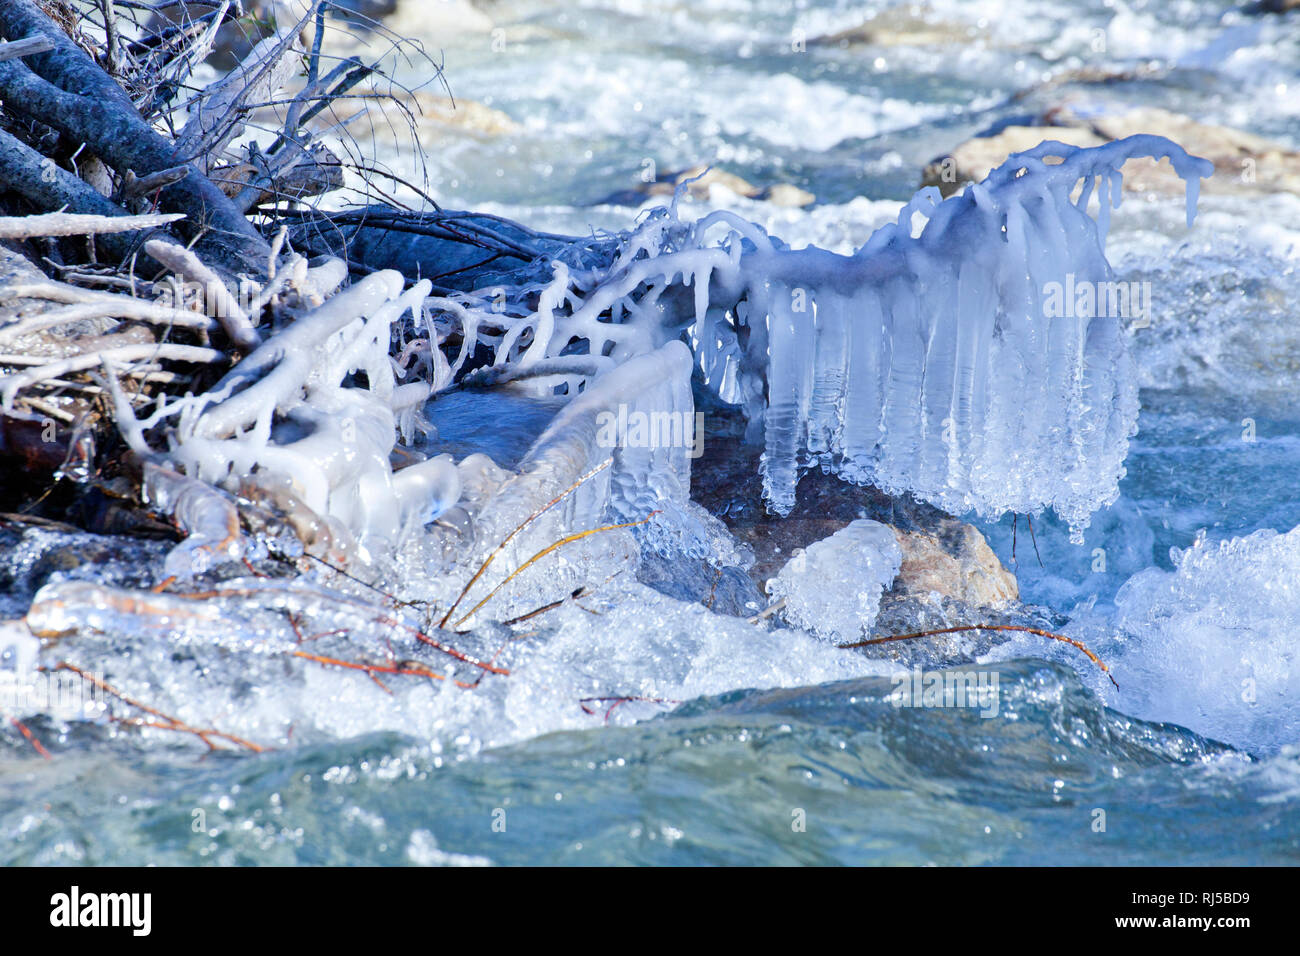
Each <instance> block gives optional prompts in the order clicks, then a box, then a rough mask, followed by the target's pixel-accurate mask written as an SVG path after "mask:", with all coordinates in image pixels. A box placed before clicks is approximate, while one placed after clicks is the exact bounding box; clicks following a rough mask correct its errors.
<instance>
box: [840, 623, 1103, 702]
mask: <svg viewBox="0 0 1300 956" xmlns="http://www.w3.org/2000/svg"><path fill="white" fill-rule="evenodd" d="M959 631H1024V632H1025V633H1026V634H1037V635H1038V636H1039V637H1050V638H1051V639H1052V640H1054V641H1061V642H1062V643H1064V644H1070V645H1072V646H1073V647H1077V648H1078V649H1079V650H1081V651H1083V653H1084V654H1086V655H1087V656H1088V659H1089V660H1091V661H1092V662H1093V663H1094V664H1096V665H1097V666H1098V667H1100V668H1101V669H1102V671H1103V673H1105V675H1106V677H1107V678H1109V679H1110V682H1111V683H1112V684H1114V685H1115V689H1116V690H1119V683H1118V682H1117V681H1116V680H1115V678H1114V677H1113V676H1112V675H1111V673H1110V668H1109V667H1107V666H1106V664H1105V662H1103V661H1102V659H1101V658H1100V657H1098V656H1097V655H1096V654H1094V653H1093V652H1092V651H1090V650H1089V649H1088V647H1087V646H1086V645H1085V644H1084V643H1083V642H1082V641H1076V640H1075V639H1074V638H1072V637H1066V636H1065V635H1064V634H1054V633H1052V632H1051V631H1044V630H1042V629H1041V628H1037V627H1026V626H1024V625H1022V624H962V625H959V626H957V627H940V628H936V629H935V630H932V631H916V632H914V633H912V634H892V635H890V636H889V637H873V638H871V639H870V640H867V641H854V642H853V643H852V644H839V645H837V646H838V647H841V648H843V649H845V650H849V649H852V648H855V647H868V646H870V645H872V644H888V643H890V642H891V641H910V640H913V639H915V638H918V637H934V636H936V635H938V634H956V633H957V632H959Z"/></svg>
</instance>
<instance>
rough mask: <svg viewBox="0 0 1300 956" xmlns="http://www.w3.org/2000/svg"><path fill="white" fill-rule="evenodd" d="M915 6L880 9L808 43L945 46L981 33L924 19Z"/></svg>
mask: <svg viewBox="0 0 1300 956" xmlns="http://www.w3.org/2000/svg"><path fill="white" fill-rule="evenodd" d="M913 10H914V8H903V9H899V8H893V9H888V10H882V11H881V12H880V13H877V14H876V15H875V16H873V17H872V18H871V19H869V20H867V21H865V22H863V23H861V24H859V25H858V26H855V27H849V28H848V29H846V30H839V31H837V32H835V33H830V34H826V35H824V36H817V37H812V38H811V39H809V40H808V45H809V46H821V47H828V46H829V47H841V48H843V49H850V48H852V47H859V46H948V45H951V44H959V43H960V44H964V43H969V42H970V41H971V40H973V39H976V38H977V37H979V36H980V31H979V30H977V29H976V28H975V27H973V26H964V25H961V24H953V23H945V22H942V21H937V22H936V21H932V20H927V19H925V18H923V17H921V16H918V15H917V14H916V13H915V12H913Z"/></svg>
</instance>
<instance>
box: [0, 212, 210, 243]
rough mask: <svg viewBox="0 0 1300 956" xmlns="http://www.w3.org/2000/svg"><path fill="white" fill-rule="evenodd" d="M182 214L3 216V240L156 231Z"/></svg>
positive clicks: (0, 231)
mask: <svg viewBox="0 0 1300 956" xmlns="http://www.w3.org/2000/svg"><path fill="white" fill-rule="evenodd" d="M184 218H185V215H184V214H183V213H178V212H171V213H161V214H151V215H144V216H95V215H90V214H85V213H72V212H51V213H45V214H44V215H38V216H0V239H31V238H33V237H35V236H98V235H105V234H107V233H112V232H139V231H140V230H141V229H157V228H158V227H160V226H166V225H169V224H171V223H173V222H176V220H178V219H184Z"/></svg>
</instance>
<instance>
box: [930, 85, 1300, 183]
mask: <svg viewBox="0 0 1300 956" xmlns="http://www.w3.org/2000/svg"><path fill="white" fill-rule="evenodd" d="M1138 133H1152V134H1156V135H1160V136H1165V137H1168V138H1169V139H1172V140H1173V141H1175V142H1177V143H1179V144H1180V145H1182V146H1183V147H1184V148H1185V149H1186V150H1187V151H1188V152H1189V153H1192V154H1193V155H1196V156H1202V157H1204V158H1206V159H1208V160H1209V161H1210V162H1212V163H1213V164H1214V176H1213V177H1212V178H1210V179H1209V180H1207V181H1206V183H1205V187H1204V188H1205V190H1206V192H1207V193H1211V194H1214V193H1218V194H1223V193H1272V192H1277V191H1278V190H1284V191H1287V192H1293V193H1297V194H1300V152H1297V151H1296V150H1293V149H1291V148H1290V147H1288V146H1285V145H1283V144H1281V143H1277V142H1275V141H1273V140H1269V139H1265V138H1264V137H1262V136H1256V135H1254V134H1253V133H1247V132H1245V131H1243V130H1238V129H1233V128H1231V127H1228V126H1217V125H1214V124H1211V123H1201V122H1199V121H1197V120H1194V119H1192V118H1191V117H1189V116H1184V115H1182V114H1179V113H1172V112H1170V111H1168V110H1163V109H1157V108H1155V107H1140V108H1137V109H1132V110H1127V111H1123V112H1107V111H1103V110H1100V109H1098V108H1097V107H1095V106H1092V105H1085V104H1083V103H1080V102H1073V101H1072V102H1067V103H1065V104H1062V105H1059V106H1056V107H1053V108H1051V109H1049V110H1047V111H1046V112H1045V113H1043V114H1042V116H1041V117H1040V121H1039V124H1038V125H1032V126H1008V127H1005V128H1003V129H1001V130H999V131H998V132H997V133H995V134H993V135H989V136H977V137H975V138H974V139H969V140H967V141H966V142H964V143H962V144H961V145H960V146H958V147H957V148H956V149H954V150H953V151H952V152H951V153H949V154H947V155H946V156H940V157H939V158H937V159H935V160H934V161H933V162H931V163H930V164H929V165H928V166H926V168H925V171H924V173H923V175H922V184H923V185H926V186H937V187H938V188H939V191H940V192H941V193H942V194H943V195H945V196H948V195H951V194H953V193H955V192H957V191H959V190H960V189H961V188H962V187H963V186H965V184H966V183H968V182H982V181H983V180H984V178H985V177H986V176H988V174H989V173H990V172H991V171H992V170H993V169H995V168H997V167H998V166H1000V165H1001V164H1002V163H1003V162H1004V161H1005V160H1006V158H1007V157H1008V156H1010V155H1011V154H1012V153H1019V152H1023V151H1025V150H1027V149H1032V148H1033V147H1034V146H1037V145H1038V144H1039V143H1040V142H1042V141H1043V140H1057V141H1059V142H1063V143H1068V144H1069V145H1071V146H1100V145H1102V144H1104V143H1107V142H1110V141H1111V140H1117V139H1124V138H1125V137H1127V136H1133V135H1135V134H1138ZM1123 174H1124V191H1125V192H1129V193H1142V194H1147V193H1157V194H1160V195H1170V196H1175V195H1181V194H1182V192H1183V183H1182V181H1181V180H1180V179H1179V177H1178V175H1177V173H1175V172H1174V169H1173V167H1172V166H1171V165H1170V164H1169V161H1168V160H1161V161H1160V162H1159V163H1155V162H1152V161H1151V160H1150V159H1147V158H1145V157H1135V158H1134V159H1131V160H1129V161H1128V162H1127V163H1125V164H1124V167H1123Z"/></svg>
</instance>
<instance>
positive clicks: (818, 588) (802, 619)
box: [767, 518, 903, 641]
mask: <svg viewBox="0 0 1300 956" xmlns="http://www.w3.org/2000/svg"><path fill="white" fill-rule="evenodd" d="M902 561H903V553H902V550H901V549H900V548H899V546H898V539H897V538H896V537H895V536H894V532H893V530H892V529H891V528H889V527H888V526H887V525H883V524H881V523H880V522H878V521H870V520H867V519H865V518H860V519H858V520H857V521H853V522H850V523H849V524H847V525H845V526H844V527H843V528H841V529H840V530H839V531H837V532H835V533H834V534H833V535H831V536H830V537H828V538H823V539H822V540H821V541H817V542H815V543H813V544H810V545H809V546H808V547H807V548H805V549H803V550H802V551H800V552H798V553H796V554H795V555H794V556H793V557H792V558H791V559H790V560H789V561H788V562H786V564H785V567H783V568H782V569H781V570H780V572H779V573H778V574H777V576H776V577H774V578H773V579H772V580H771V581H769V582H768V585H767V590H768V593H769V594H771V595H772V597H773V598H775V599H777V600H782V599H784V601H785V608H784V610H783V613H784V615H785V618H786V620H787V621H789V622H790V623H791V624H794V625H795V626H797V627H800V628H803V629H804V630H806V631H812V632H813V633H815V634H817V635H819V636H821V637H824V638H827V639H828V640H843V641H853V640H856V639H858V638H860V637H861V636H862V632H863V631H864V630H867V631H869V630H870V629H871V626H872V625H873V624H874V623H875V622H876V614H877V613H879V611H880V596H881V595H882V594H883V593H884V592H885V590H886V589H887V588H888V587H889V586H890V585H891V584H893V582H894V578H895V577H896V576H897V575H898V569H899V567H900V566H901V565H902Z"/></svg>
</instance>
